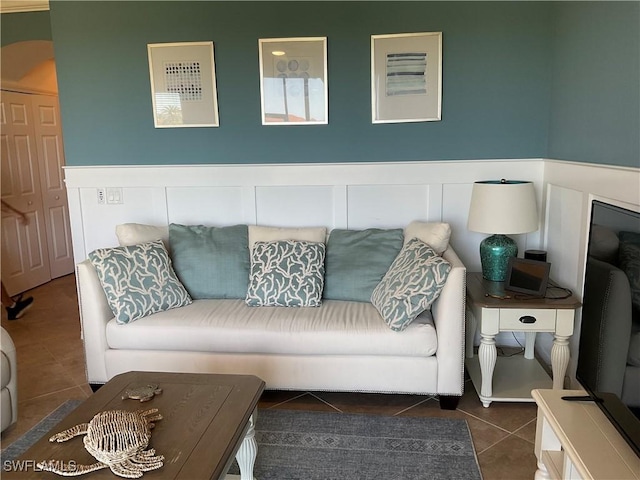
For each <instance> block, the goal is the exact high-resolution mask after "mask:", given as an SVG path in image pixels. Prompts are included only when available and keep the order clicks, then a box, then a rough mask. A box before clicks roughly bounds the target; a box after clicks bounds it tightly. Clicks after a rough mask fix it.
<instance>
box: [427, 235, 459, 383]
mask: <svg viewBox="0 0 640 480" xmlns="http://www.w3.org/2000/svg"><path fill="white" fill-rule="evenodd" d="M442 256H443V257H444V259H445V260H447V261H448V262H449V263H450V264H451V271H450V272H449V276H448V277H447V283H445V285H444V287H443V289H442V291H441V292H440V296H439V297H438V298H437V300H436V301H435V302H434V303H433V305H432V307H431V312H432V314H433V322H434V324H435V327H436V332H437V335H438V351H437V352H436V358H437V360H438V393H440V394H442V395H462V392H463V387H464V340H465V337H464V327H465V322H464V319H465V296H466V281H467V269H466V267H465V266H464V264H463V263H462V261H461V260H460V258H458V255H457V254H456V252H455V251H454V250H453V248H451V247H449V248H448V249H447V250H446V251H445V252H444V254H443V255H442Z"/></svg>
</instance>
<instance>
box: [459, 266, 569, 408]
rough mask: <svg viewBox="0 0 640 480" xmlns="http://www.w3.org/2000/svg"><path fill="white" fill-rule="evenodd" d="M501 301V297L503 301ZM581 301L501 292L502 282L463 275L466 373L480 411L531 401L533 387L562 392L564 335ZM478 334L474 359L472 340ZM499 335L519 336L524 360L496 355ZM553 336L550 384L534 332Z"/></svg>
mask: <svg viewBox="0 0 640 480" xmlns="http://www.w3.org/2000/svg"><path fill="white" fill-rule="evenodd" d="M505 297H506V298H505ZM579 306H580V302H579V301H578V299H577V298H576V297H574V296H570V297H569V298H565V299H558V300H552V299H547V298H544V299H536V298H527V296H526V295H521V294H516V293H511V292H506V293H505V291H504V285H503V284H502V283H501V282H490V281H488V280H484V279H483V278H482V274H481V273H477V272H472V273H468V274H467V329H466V332H467V333H466V356H467V362H466V365H467V370H468V372H469V375H470V377H471V380H472V381H473V385H474V387H475V388H476V390H477V392H478V396H479V397H480V401H481V402H482V404H483V405H484V406H485V407H488V406H489V405H491V402H493V401H501V402H533V401H534V400H533V398H532V397H531V390H533V389H534V388H539V389H546V388H552V387H553V388H555V389H561V388H562V387H563V383H564V376H565V373H566V370H567V365H568V364H569V337H571V335H573V324H574V317H575V310H576V309H577V308H578V307H579ZM476 329H479V330H480V337H481V340H480V346H479V348H478V355H477V357H476V356H474V354H473V339H474V337H475V333H476ZM499 332H524V333H525V352H524V356H522V355H516V356H512V357H498V355H497V349H496V342H495V336H496V335H497V334H498V333H499ZM538 332H549V333H553V334H554V341H553V347H552V349H551V369H552V373H553V381H552V380H551V379H550V378H549V376H548V375H547V373H546V372H545V371H544V369H543V368H542V366H541V365H540V364H539V363H538V362H537V361H536V360H535V359H534V347H535V339H536V334H537V333H538Z"/></svg>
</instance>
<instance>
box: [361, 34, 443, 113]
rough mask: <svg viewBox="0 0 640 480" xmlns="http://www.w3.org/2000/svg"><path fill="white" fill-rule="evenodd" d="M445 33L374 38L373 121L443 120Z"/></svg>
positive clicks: (372, 74) (372, 67) (372, 69)
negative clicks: (443, 43) (443, 35)
mask: <svg viewBox="0 0 640 480" xmlns="http://www.w3.org/2000/svg"><path fill="white" fill-rule="evenodd" d="M441 105H442V32H427V33H401V34H393V35H372V36H371V121H372V122H373V123H401V122H429V121H437V120H440V119H441Z"/></svg>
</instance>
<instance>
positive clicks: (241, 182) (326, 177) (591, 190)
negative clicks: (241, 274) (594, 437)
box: [65, 159, 640, 383]
mask: <svg viewBox="0 0 640 480" xmlns="http://www.w3.org/2000/svg"><path fill="white" fill-rule="evenodd" d="M65 175H66V185H67V189H68V196H69V210H70V215H71V226H72V237H73V248H74V256H75V260H76V262H79V261H82V260H83V259H85V258H86V257H87V254H88V253H89V252H91V251H92V250H94V249H96V248H100V247H109V246H114V245H117V240H116V236H115V226H116V225H118V224H120V223H126V222H138V223H146V224H152V225H168V224H169V223H182V224H204V225H212V226H223V225H233V224H239V223H246V224H258V225H272V226H325V227H328V228H330V229H331V228H350V229H363V228H367V227H381V228H390V227H404V226H405V225H406V224H407V223H409V222H410V221H412V220H425V221H445V222H448V223H450V224H451V227H452V232H453V233H452V239H451V244H452V246H453V247H454V249H455V250H456V252H457V253H458V255H459V256H460V258H461V259H462V261H463V262H464V264H465V265H466V266H467V269H468V271H479V270H480V259H479V256H478V245H479V244H480V241H481V240H482V239H483V238H484V237H485V235H484V234H479V233H475V232H470V231H468V230H467V227H466V224H467V214H468V211H469V201H470V198H471V189H472V185H473V182H475V181H478V180H488V179H500V178H507V179H512V180H514V179H517V180H530V181H533V182H534V184H535V186H536V193H537V197H538V205H539V209H540V210H539V211H540V229H539V230H538V231H537V232H534V233H531V234H527V235H517V236H515V237H514V238H515V239H516V241H517V242H518V246H519V250H520V252H523V251H524V250H526V249H545V250H547V251H548V259H549V261H550V262H551V264H552V277H553V278H554V279H555V280H556V281H557V282H559V283H560V284H562V285H564V286H566V287H567V288H570V289H572V290H573V291H574V292H576V293H577V295H578V296H579V297H581V294H582V293H581V292H582V282H583V276H584V265H585V249H586V239H587V228H588V212H589V204H590V199H591V198H592V197H593V196H599V197H603V198H604V199H607V198H609V199H613V200H618V201H623V202H627V203H630V204H635V205H638V204H640V188H639V186H640V169H634V168H624V167H610V166H606V165H593V164H584V163H576V162H563V161H556V160H545V159H514V160H468V161H444V162H406V163H404V162H403V163H348V164H292V165H265V164H260V165H257V164H256V165H181V166H108V167H67V168H65ZM111 187H115V188H121V189H122V200H123V203H122V204H118V205H111V204H99V203H98V196H97V189H98V188H111ZM577 325H578V326H579V315H578V319H577ZM578 332H579V328H576V333H578ZM539 337H540V339H539V341H538V343H537V346H536V351H537V353H538V355H540V356H541V357H542V358H543V359H544V360H545V361H546V362H547V363H548V364H550V353H549V352H550V350H551V338H550V336H548V335H544V334H542V335H539ZM497 340H498V342H502V343H503V344H512V340H513V339H512V337H511V336H510V335H508V336H503V337H502V338H500V337H498V339H497ZM571 355H572V358H571V362H570V365H569V369H568V376H569V379H570V383H572V382H573V380H572V379H573V378H574V376H575V359H576V356H577V335H574V337H573V339H572V342H571Z"/></svg>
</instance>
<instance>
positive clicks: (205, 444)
mask: <svg viewBox="0 0 640 480" xmlns="http://www.w3.org/2000/svg"><path fill="white" fill-rule="evenodd" d="M149 383H155V384H158V385H159V386H160V388H162V393H161V394H159V395H156V396H155V397H154V398H153V399H152V400H150V401H147V402H144V403H141V402H139V401H138V400H130V399H127V400H122V395H123V392H124V391H126V390H127V389H130V388H131V387H133V386H136V385H146V384H149ZM264 386H265V383H264V382H263V381H262V380H261V379H259V378H258V377H254V376H251V375H210V374H188V373H158V372H129V373H125V374H122V375H118V376H116V377H114V378H113V379H111V380H110V381H109V382H108V383H106V384H105V385H104V386H103V387H101V388H100V389H99V390H98V391H97V392H96V393H94V394H93V395H91V397H89V398H88V399H87V400H85V401H84V402H83V403H82V404H81V405H80V406H78V408H76V409H75V410H74V411H73V412H71V413H70V414H69V415H68V416H67V417H66V418H65V419H64V420H62V421H61V422H60V423H59V424H58V425H57V426H56V427H55V428H53V429H52V430H51V431H50V432H49V433H48V434H47V435H45V436H44V437H43V438H42V439H40V440H39V441H38V442H37V443H36V444H35V445H33V447H31V448H30V449H29V450H28V451H27V452H25V453H24V455H22V456H21V457H20V460H23V461H24V464H23V465H24V467H25V468H26V470H27V471H22V472H15V471H14V472H10V471H6V470H5V471H3V472H2V477H3V478H38V479H45V478H63V477H60V476H58V475H56V474H54V473H50V472H43V471H38V470H37V469H36V468H35V464H36V463H37V462H39V461H42V460H48V459H51V460H63V461H65V462H68V461H70V460H72V461H74V462H75V463H76V464H83V465H90V464H93V463H95V462H96V460H95V459H94V458H93V457H92V456H91V455H90V454H89V453H88V452H87V451H86V450H85V448H84V445H83V441H82V438H83V436H78V437H76V438H73V439H71V440H69V441H67V442H64V443H50V442H49V441H48V439H49V437H50V436H51V435H53V434H54V433H57V432H60V431H62V430H65V429H67V428H70V427H73V426H74V425H77V424H80V423H85V422H89V421H90V420H91V418H93V416H94V415H95V414H96V413H98V412H101V411H104V410H140V409H143V410H146V409H149V408H157V409H158V410H159V413H161V414H162V416H163V417H164V418H163V419H162V420H159V421H158V422H156V426H155V428H154V429H153V430H152V434H151V442H150V447H151V448H155V450H156V455H164V458H165V459H164V466H163V467H162V468H160V469H159V470H154V471H151V472H146V473H145V474H144V476H143V478H145V479H154V478H162V479H188V480H194V479H219V478H224V476H225V474H226V472H227V470H228V469H229V466H230V465H231V463H232V462H233V459H234V456H236V457H237V460H238V464H239V465H240V470H241V477H240V478H242V480H245V479H253V464H254V461H255V456H256V453H257V445H256V441H255V438H254V430H253V427H254V421H255V416H254V415H255V412H256V408H257V405H258V400H259V399H260V395H261V394H262V391H263V390H264ZM82 478H87V479H101V478H109V479H111V480H113V479H115V478H120V477H117V476H115V475H114V474H113V473H112V472H111V470H109V469H104V470H98V471H95V472H92V473H89V474H87V475H86V476H83V477H82Z"/></svg>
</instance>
